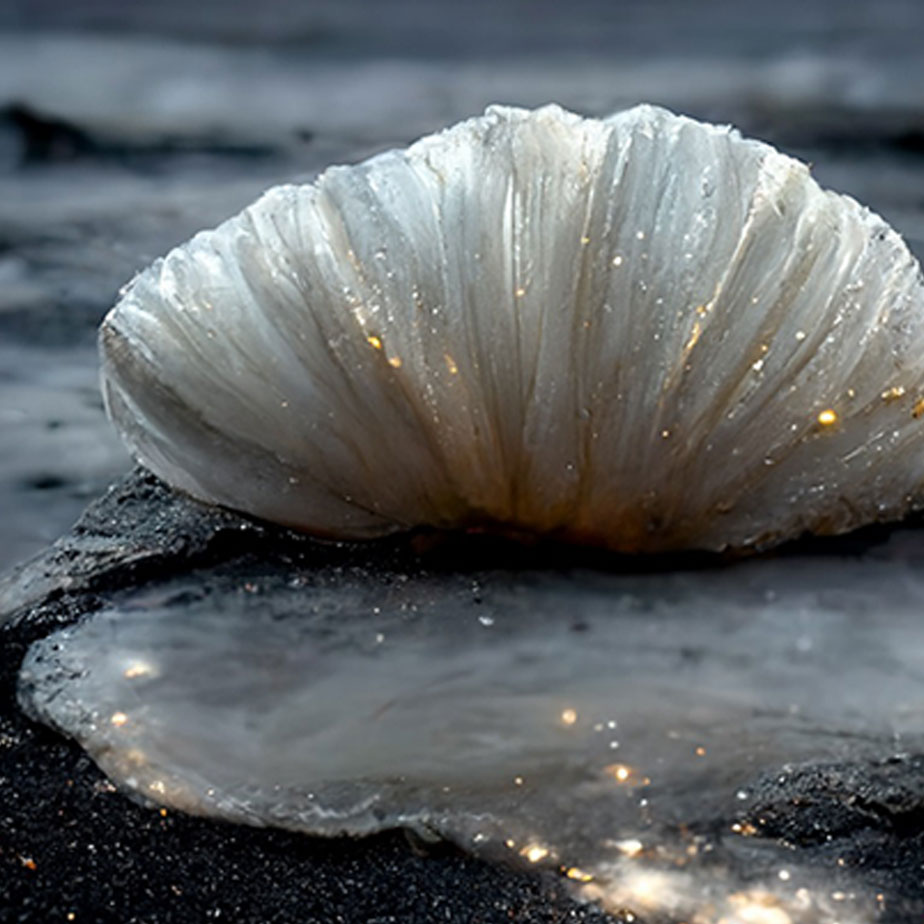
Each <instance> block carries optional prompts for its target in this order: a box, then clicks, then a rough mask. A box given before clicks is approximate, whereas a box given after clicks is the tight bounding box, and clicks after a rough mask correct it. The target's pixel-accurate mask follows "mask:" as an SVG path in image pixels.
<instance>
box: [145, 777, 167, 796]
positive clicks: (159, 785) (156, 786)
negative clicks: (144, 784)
mask: <svg viewBox="0 0 924 924" xmlns="http://www.w3.org/2000/svg"><path fill="white" fill-rule="evenodd" d="M148 789H150V790H151V792H156V793H157V794H158V795H161V796H162V795H164V793H165V792H166V791H167V787H166V786H165V785H164V781H163V780H154V781H153V782H151V783H148Z"/></svg>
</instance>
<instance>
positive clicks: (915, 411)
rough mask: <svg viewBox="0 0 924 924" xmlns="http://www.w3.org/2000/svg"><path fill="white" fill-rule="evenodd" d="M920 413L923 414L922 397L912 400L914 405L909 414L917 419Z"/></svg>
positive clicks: (923, 404)
mask: <svg viewBox="0 0 924 924" xmlns="http://www.w3.org/2000/svg"><path fill="white" fill-rule="evenodd" d="M922 415H924V398H918V400H917V401H915V402H914V407H913V408H912V409H911V416H912V417H913V418H914V419H915V420H917V419H918V418H919V417H921V416H922Z"/></svg>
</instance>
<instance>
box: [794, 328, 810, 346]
mask: <svg viewBox="0 0 924 924" xmlns="http://www.w3.org/2000/svg"><path fill="white" fill-rule="evenodd" d="M807 336H808V335H807V334H806V333H805V331H804V330H797V331H796V340H798V341H799V342H800V343H801V342H802V341H803V340H805V338H806V337H807Z"/></svg>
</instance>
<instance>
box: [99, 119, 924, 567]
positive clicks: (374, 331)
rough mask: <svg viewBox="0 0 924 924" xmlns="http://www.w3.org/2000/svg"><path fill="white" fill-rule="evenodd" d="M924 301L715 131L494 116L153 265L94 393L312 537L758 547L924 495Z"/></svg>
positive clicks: (800, 171) (791, 179) (854, 237)
mask: <svg viewBox="0 0 924 924" xmlns="http://www.w3.org/2000/svg"><path fill="white" fill-rule="evenodd" d="M922 293H924V288H922V281H921V274H920V268H919V267H918V265H917V264H916V262H915V261H914V259H913V258H912V256H911V255H910V254H909V252H908V250H907V248H906V247H905V245H904V244H903V242H902V241H901V239H900V238H899V237H898V235H897V234H895V232H893V231H892V230H891V229H889V228H888V227H887V226H886V225H885V223H884V222H883V221H882V220H881V219H880V218H878V217H877V216H876V215H873V214H871V213H870V212H868V211H867V210H865V209H863V208H862V207H861V206H859V205H857V203H856V202H854V201H853V200H852V199H849V198H847V197H844V196H840V195H836V194H834V193H831V192H825V191H823V190H822V189H820V188H819V187H818V186H817V184H816V183H815V182H814V181H813V180H812V179H811V178H810V176H809V171H808V168H807V167H806V166H805V165H803V164H801V163H799V162H797V161H794V160H792V159H790V158H788V157H785V156H783V155H782V154H780V153H778V152H776V151H775V150H773V149H772V148H770V147H768V146H767V145H764V144H760V143H758V142H754V141H747V140H743V139H742V138H741V137H740V136H739V135H738V134H737V133H735V132H734V131H732V130H730V129H728V128H723V127H716V126H711V125H704V124H700V123H697V122H694V121H692V120H690V119H686V118H681V117H678V116H674V115H672V114H670V113H668V112H666V111H664V110H660V109H656V108H652V107H648V106H641V107H638V108H635V109H632V110H629V111H627V112H624V113H620V114H618V115H616V116H613V117H611V118H609V119H606V120H603V121H598V120H592V119H582V118H579V117H578V116H575V115H572V114H569V113H567V112H564V111H563V110H561V109H559V108H558V107H554V106H550V107H546V108H544V109H540V110H537V111H535V112H528V111H525V110H517V109H509V108H501V107H495V108H492V109H489V110H488V112H487V113H486V114H485V115H484V116H482V117H480V118H475V119H472V120H470V121H467V122H463V123H460V124H459V125H456V126H455V127H453V128H451V129H448V130H447V131H444V132H442V133H440V134H437V135H433V136H431V137H427V138H424V139H422V140H421V141H418V142H417V143H416V144H414V145H412V146H411V147H410V148H408V149H407V150H401V151H392V152H388V153H386V154H382V155H380V156H378V157H375V158H373V159H372V160H369V161H367V162H365V163H362V164H359V165H357V166H354V167H334V168H331V169H329V170H328V171H327V172H326V173H324V174H323V176H321V178H320V179H319V180H318V181H317V183H315V184H313V185H306V186H283V187H278V188H276V189H273V190H270V191H269V192H268V193H266V194H265V195H264V197H263V198H262V199H260V200H259V201H258V202H256V203H255V204H254V205H253V206H251V207H250V208H248V209H246V210H245V211H244V212H243V213H241V214H240V215H238V216H237V217H235V218H232V219H230V220H229V221H226V222H225V223H224V224H222V225H221V226H219V227H218V228H217V229H215V230H213V231H206V232H202V233H200V234H198V235H197V236H196V237H194V238H193V239H192V240H191V241H189V242H188V243H187V244H185V245H183V246H181V247H178V248H177V249H175V250H173V251H171V252H170V253H169V254H168V255H167V256H166V257H165V258H164V259H162V260H158V261H157V262H156V263H155V264H154V265H153V266H151V267H150V268H149V269H148V270H146V271H145V272H144V273H142V274H141V275H140V276H139V277H137V278H136V279H135V280H134V281H133V282H132V283H131V285H130V286H129V287H128V289H127V291H126V292H125V293H124V295H123V297H122V299H121V301H120V302H119V304H118V305H117V306H116V307H115V309H113V311H112V312H111V313H110V315H109V316H108V318H107V320H106V321H105V323H104V325H103V328H102V332H101V338H100V339H101V345H102V352H103V382H104V392H105V397H106V401H107V406H108V409H109V413H110V415H111V417H112V419H113V421H114V422H115V424H116V426H117V427H118V429H119V430H120V432H121V434H122V436H123V438H124V439H125V440H126V442H127V443H128V445H129V446H130V448H131V449H132V451H133V452H134V453H135V455H136V456H137V457H138V458H139V459H140V460H141V461H142V462H143V463H144V464H145V465H147V466H148V467H149V468H151V469H152V470H153V471H154V472H156V473H157V474H158V475H160V476H161V477H163V478H164V479H165V480H167V481H168V482H170V483H171V484H173V485H174V486H177V487H179V488H181V489H183V490H185V491H188V492H189V493H191V494H193V495H194V496H196V497H198V498H201V499H204V500H207V501H211V502H214V503H219V504H223V505H227V506H229V507H233V508H235V509H238V510H243V511H246V512H249V513H251V514H255V515H257V516H260V517H263V518H267V519H271V520H275V521H278V522H281V523H285V524H289V525H294V526H297V527H299V528H301V529H305V530H308V531H311V532H314V533H318V534H322V535H329V536H339V537H359V538H361V537H372V536H376V535H380V534H384V533H388V532H392V531H395V530H400V529H404V528H408V527H413V526H418V525H427V526H432V527H437V528H488V529H495V530H499V531H509V532H527V533H539V534H548V535H552V536H555V537H557V538H560V539H566V540H574V541H578V542H588V543H595V544H601V545H604V546H608V547H611V548H614V549H618V550H622V551H657V550H665V549H678V548H705V549H721V548H725V547H728V546H732V547H742V546H745V547H746V546H765V545H769V544H773V543H775V542H778V541H781V540H783V539H786V538H789V537H792V536H794V535H797V534H799V533H801V532H803V531H806V530H809V531H815V532H820V533H836V532H841V531H844V530H847V529H850V528H853V527H855V526H857V525H859V524H861V523H864V522H868V521H873V520H883V519H892V518H897V517H900V516H901V515H903V514H904V513H905V512H907V510H908V509H909V508H910V507H919V506H920V505H921V501H922V490H921V484H922V479H924V451H922V446H924V443H922V440H921V431H922V427H924V420H921V419H919V418H921V417H922V415H924V294H922Z"/></svg>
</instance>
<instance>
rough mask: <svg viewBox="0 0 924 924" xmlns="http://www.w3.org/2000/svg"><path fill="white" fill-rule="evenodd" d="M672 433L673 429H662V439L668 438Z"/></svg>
mask: <svg viewBox="0 0 924 924" xmlns="http://www.w3.org/2000/svg"><path fill="white" fill-rule="evenodd" d="M670 435H671V431H670V430H662V431H661V439H662V440H666V439H667V438H668V437H669V436H670Z"/></svg>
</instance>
